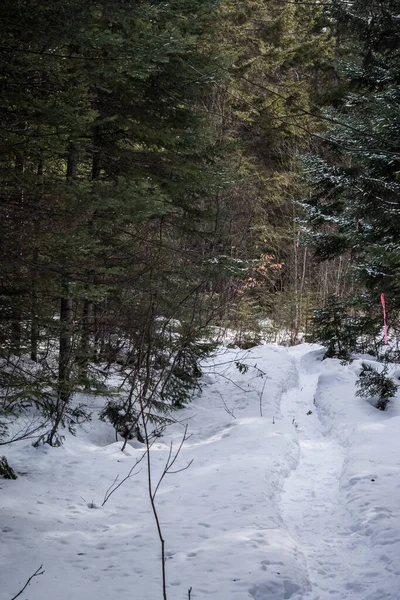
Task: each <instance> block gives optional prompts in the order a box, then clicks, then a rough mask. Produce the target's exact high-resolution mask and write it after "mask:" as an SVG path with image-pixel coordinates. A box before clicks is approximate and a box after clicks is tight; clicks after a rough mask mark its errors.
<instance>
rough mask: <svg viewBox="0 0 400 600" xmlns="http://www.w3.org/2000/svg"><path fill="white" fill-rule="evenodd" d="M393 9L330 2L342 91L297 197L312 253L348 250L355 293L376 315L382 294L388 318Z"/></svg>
mask: <svg viewBox="0 0 400 600" xmlns="http://www.w3.org/2000/svg"><path fill="white" fill-rule="evenodd" d="M397 13H398V3H397V2H393V1H391V0H385V1H384V2H379V3H377V2H374V1H369V2H368V1H367V2H361V1H360V2H354V3H352V4H351V6H350V5H348V3H345V2H334V3H333V10H332V15H333V18H334V19H335V20H336V22H337V26H338V29H339V30H340V31H341V32H342V33H341V35H342V38H344V37H345V36H346V40H347V41H346V54H345V56H344V59H343V62H342V67H341V70H342V78H343V79H344V82H345V85H344V87H346V88H347V93H346V94H345V95H344V97H343V98H342V100H341V101H340V104H339V106H337V107H336V108H335V109H333V108H332V109H331V110H330V112H329V113H328V114H327V119H328V120H329V122H330V124H331V127H330V130H329V131H328V133H326V134H325V135H324V136H323V137H324V141H323V143H321V144H320V148H319V153H318V154H317V155H313V156H309V157H308V158H307V159H306V161H305V162H306V169H305V174H306V177H307V178H308V180H309V181H310V182H311V183H312V185H313V192H312V195H311V198H310V199H309V200H308V201H307V202H305V203H304V207H305V211H306V215H307V218H308V223H309V224H310V225H311V226H312V228H311V230H310V237H309V242H310V244H311V245H312V246H313V248H314V249H315V252H316V256H317V257H318V258H319V259H322V260H329V259H332V258H334V257H336V256H339V255H342V254H347V255H348V256H349V257H350V261H351V277H352V287H353V290H354V292H356V293H364V294H365V295H364V300H363V302H364V304H365V303H367V304H369V305H370V306H371V307H375V309H374V310H372V314H374V318H375V319H379V322H382V317H381V307H380V296H381V294H382V293H384V294H385V296H386V304H387V306H388V308H389V310H390V313H391V317H392V323H393V324H394V320H395V311H396V310H397V309H398V308H399V306H400V304H399V286H400V279H399V274H400V270H399V269H400V262H399V257H400V254H399V249H400V245H399V244H400V228H399V222H400V221H399V218H398V217H399V211H400V203H399V191H400V187H399V177H398V173H399V167H400V164H399V139H400V136H399V134H400V116H399V110H398V107H399V100H400V91H399V73H400V65H399V57H398V53H396V52H395V51H394V50H395V48H398V46H399V42H400V28H399V22H398V16H397ZM370 316H371V311H370Z"/></svg>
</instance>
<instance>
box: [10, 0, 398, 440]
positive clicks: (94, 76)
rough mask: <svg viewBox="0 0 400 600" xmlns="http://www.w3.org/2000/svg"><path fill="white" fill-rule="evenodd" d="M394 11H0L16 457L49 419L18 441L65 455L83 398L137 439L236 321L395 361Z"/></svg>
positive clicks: (180, 0)
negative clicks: (82, 394) (102, 400)
mask: <svg viewBox="0 0 400 600" xmlns="http://www.w3.org/2000/svg"><path fill="white" fill-rule="evenodd" d="M398 15H399V2H398V0H384V1H377V0H365V1H361V0H354V2H348V1H345V0H331V1H328V2H321V3H320V2H301V1H298V2H297V1H296V0H293V1H289V0H243V1H242V2H236V1H233V0H201V1H197V0H190V1H188V0H171V1H169V2H159V1H156V0H153V1H150V0H113V1H112V2H111V1H110V0H87V1H85V2H82V1H81V0H63V2H60V0H53V1H52V2H50V3H49V2H47V1H44V0H29V1H25V2H19V1H17V2H15V1H11V0H3V2H2V3H1V7H0V73H1V74H0V81H1V91H0V122H1V125H0V131H1V142H0V210H1V219H0V256H1V258H0V260H1V265H2V268H1V274H0V342H1V355H0V361H1V371H0V387H1V390H2V399H1V421H0V427H1V430H0V434H3V438H2V439H3V442H1V443H9V441H10V436H9V435H8V436H7V430H8V428H9V425H10V423H11V422H12V419H13V418H14V417H15V416H16V415H18V414H20V413H21V411H26V410H28V409H29V410H30V411H32V409H33V410H34V411H36V413H37V415H40V418H39V416H38V417H37V418H36V417H35V418H32V421H30V422H29V423H28V424H27V426H26V429H24V430H23V431H19V432H18V433H13V436H12V437H11V440H12V439H20V437H21V436H26V437H34V438H35V439H37V438H38V441H44V442H48V443H49V444H51V445H57V444H60V443H61V442H62V436H61V434H60V431H62V427H63V426H68V427H70V428H71V429H73V428H74V427H75V426H76V425H77V424H79V422H81V421H82V420H84V419H86V418H88V416H89V415H88V412H87V409H86V407H85V406H84V405H81V404H77V403H76V402H75V401H74V400H73V398H74V394H75V392H77V391H82V390H85V391H86V392H87V393H94V394H98V393H102V394H106V395H108V396H109V401H108V403H107V406H106V408H105V411H104V415H103V416H104V418H106V419H109V420H110V421H111V423H112V424H113V425H114V426H115V428H116V430H118V431H119V432H124V435H125V437H126V438H127V437H128V436H129V435H133V434H135V435H137V436H138V437H140V436H141V432H140V428H139V427H138V415H139V413H141V414H143V411H145V412H146V418H147V417H148V418H149V419H151V420H152V421H153V422H157V420H161V417H160V415H161V414H162V413H165V412H168V411H169V410H170V409H171V408H174V407H179V406H182V404H183V403H184V402H185V401H186V400H187V399H188V398H189V397H190V394H191V393H192V391H193V389H195V388H196V386H197V380H198V377H199V375H200V374H201V371H200V367H199V361H200V360H201V358H202V357H204V356H206V355H207V354H208V353H209V352H210V351H211V350H212V347H213V346H214V345H215V344H217V343H218V340H219V339H220V338H221V336H223V334H224V332H225V331H226V330H229V331H230V332H233V337H234V343H235V344H237V345H239V346H240V347H244V348H246V347H250V346H251V345H254V344H257V343H259V342H260V341H261V340H262V339H266V340H269V341H279V342H284V343H291V344H295V343H298V342H299V341H301V340H303V339H304V338H305V337H307V339H310V340H313V341H319V342H321V343H323V344H326V345H327V347H328V350H327V352H328V354H329V356H340V357H341V358H343V359H347V358H348V357H349V356H350V354H351V352H357V351H360V352H361V351H362V352H368V353H373V354H374V355H375V356H378V357H379V358H381V359H382V360H389V359H390V360H397V355H398V350H397V341H396V340H397V330H398V325H399V324H398V318H397V311H398V308H399V306H400V305H399V302H400V301H399V297H400V296H399V285H400V284H399V282H400V275H399V270H400V245H399V244H400V220H399V218H398V217H399V212H400V204H399V185H400V181H399V173H400V166H399V139H400V135H399V134H400V131H399V129H400V113H399V99H400V98H399V78H400V69H399V54H398V51H399V33H400V32H399V16H398ZM383 308H384V309H385V312H387V319H388V326H389V334H390V335H389V338H390V341H391V343H390V344H389V345H387V344H386V343H385V342H386V341H387V340H386V339H385V336H383V334H382V330H383ZM367 375H368V374H367ZM110 376H113V377H116V378H117V379H118V382H119V384H118V385H119V386H121V385H122V383H123V386H124V390H125V393H124V395H122V396H121V395H118V398H117V397H116V393H115V392H116V390H115V389H114V388H113V387H112V386H110V385H109V381H110ZM121 382H122V383H121ZM119 389H121V387H120V388H119ZM30 414H31V413H30ZM38 419H39V420H38ZM0 439H1V438H0Z"/></svg>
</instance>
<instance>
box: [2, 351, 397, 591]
mask: <svg viewBox="0 0 400 600" xmlns="http://www.w3.org/2000/svg"><path fill="white" fill-rule="evenodd" d="M321 358H322V354H321V351H320V350H318V349H317V350H316V349H315V348H310V347H307V346H306V345H304V346H302V347H297V348H293V349H285V348H279V347H272V346H261V347H257V348H254V349H252V350H251V351H247V352H238V351H236V350H225V351H222V352H221V354H220V355H219V356H217V357H215V358H214V359H213V360H210V361H208V362H207V364H206V365H205V375H204V377H203V381H204V389H203V393H202V394H201V395H199V396H198V397H197V398H196V399H195V400H194V401H193V402H192V403H191V404H190V405H189V406H188V407H187V408H186V409H184V410H183V411H181V412H180V413H179V415H178V416H179V419H180V421H181V423H177V424H176V425H174V426H172V427H171V428H170V429H168V431H167V433H166V435H165V436H164V437H163V438H160V440H159V441H158V442H157V444H155V445H154V446H153V449H152V465H153V473H154V477H155V478H157V474H159V473H161V471H162V469H163V466H164V464H165V460H166V457H167V455H168V451H169V444H170V442H171V441H172V442H173V443H174V444H175V446H176V445H177V444H179V442H180V440H181V439H182V432H183V429H184V424H186V423H187V424H188V426H189V431H190V433H191V437H190V439H188V440H187V442H186V443H185V445H184V447H183V449H182V453H181V455H180V457H179V461H178V463H177V464H176V468H177V469H178V468H180V467H183V466H185V465H186V464H187V463H188V462H189V461H190V460H192V459H193V464H192V465H191V467H190V469H188V470H187V471H183V472H180V473H177V474H174V475H170V476H168V477H166V479H165V480H164V482H163V484H162V486H161V488H160V490H159V493H158V495H157V506H158V509H159V516H160V520H161V523H162V527H163V533H164V537H165V539H166V549H167V564H166V566H167V578H168V599H169V600H185V599H186V600H187V597H188V592H187V591H188V589H189V587H192V590H193V591H192V595H191V598H192V600H200V599H205V598H209V599H210V600H211V599H212V600H287V599H292V600H325V599H327V598H329V599H330V598H333V599H336V600H339V599H340V600H346V599H353V600H361V599H362V600H389V599H390V600H399V599H400V513H399V505H400V502H399V499H400V482H399V474H400V464H399V440H400V436H399V433H398V432H399V430H400V416H398V410H397V404H396V402H394V403H392V405H391V406H390V409H389V411H388V412H387V413H380V412H379V411H377V410H376V409H375V408H373V407H372V406H371V405H369V404H368V403H366V402H365V400H362V399H359V398H356V397H355V396H354V383H355V379H356V373H357V370H358V369H359V368H360V361H356V362H355V363H353V365H351V366H347V367H343V366H341V365H340V364H339V362H338V361H334V360H330V361H324V362H323V363H321ZM238 361H239V362H240V363H241V364H246V365H248V369H247V370H246V369H243V368H240V369H238V368H237V365H236V364H235V363H237V362H238ZM314 400H315V403H316V405H314ZM102 402H103V401H102V399H95V400H94V401H93V410H94V415H95V414H96V411H97V410H98V409H99V408H100V406H101V404H102ZM260 408H261V410H260ZM310 410H311V411H312V414H307V413H308V412H309V411H310ZM261 412H262V416H261V415H260V413H261ZM6 451H7V457H8V459H9V461H10V463H11V464H12V466H13V467H14V468H15V469H16V470H17V471H18V472H19V474H20V476H19V478H18V480H17V481H1V482H0V600H10V598H11V597H12V596H13V595H14V594H15V593H16V592H17V591H19V590H20V589H21V587H22V586H23V584H24V583H25V581H26V579H27V577H28V576H29V575H30V574H32V573H33V572H34V571H35V570H36V569H37V567H38V566H39V565H40V564H43V566H44V569H45V574H44V575H42V576H40V577H38V578H36V579H34V580H33V581H32V583H31V585H30V586H29V588H27V590H26V591H25V592H24V595H23V598H24V599H27V600H46V599H47V598H57V600H88V599H92V598H95V599H96V600H109V599H110V598H119V599H120V600H125V599H128V598H129V599H132V598H138V599H139V598H140V600H158V599H160V600H161V598H162V593H161V578H160V547H159V542H158V539H157V534H156V529H155V525H154V521H153V517H152V514H151V509H150V505H149V501H148V496H147V489H146V469H145V465H144V464H143V463H142V464H143V468H142V470H141V471H140V472H139V473H138V474H137V475H136V476H135V477H134V478H132V479H130V480H129V481H127V482H126V483H125V484H124V486H123V487H121V488H120V490H118V491H117V492H116V493H115V494H114V495H113V496H112V497H111V498H110V500H109V502H108V503H107V504H106V505H105V506H104V507H102V508H101V503H102V500H103V497H104V493H105V491H106V490H107V488H108V487H109V486H110V485H111V483H112V482H113V480H114V479H115V476H116V475H117V474H118V475H119V476H120V478H121V477H123V476H124V475H126V473H127V472H128V471H129V469H130V468H131V466H132V465H133V464H134V462H135V460H136V459H137V458H138V457H140V456H141V455H142V453H143V446H142V445H141V444H139V443H137V442H133V443H132V444H131V445H129V446H128V447H127V448H126V451H125V452H124V453H121V443H120V442H118V443H115V442H114V441H113V431H112V430H111V428H110V427H109V426H108V425H107V424H105V423H102V422H100V421H99V420H98V419H96V418H93V421H92V422H91V423H89V424H87V425H86V426H85V428H84V429H82V430H80V431H79V433H78V435H77V437H76V438H73V437H70V436H68V437H67V439H66V443H65V444H64V446H63V447H61V448H49V447H42V448H39V449H34V448H32V446H31V445H30V443H29V442H21V443H18V444H15V445H13V446H11V447H9V448H7V449H6ZM93 506H94V507H95V508H93ZM21 598H22V597H21Z"/></svg>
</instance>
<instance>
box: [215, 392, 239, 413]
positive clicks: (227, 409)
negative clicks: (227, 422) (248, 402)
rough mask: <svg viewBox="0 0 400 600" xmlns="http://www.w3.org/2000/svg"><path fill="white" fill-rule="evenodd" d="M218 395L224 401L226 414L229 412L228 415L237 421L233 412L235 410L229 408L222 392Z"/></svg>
mask: <svg viewBox="0 0 400 600" xmlns="http://www.w3.org/2000/svg"><path fill="white" fill-rule="evenodd" d="M218 394H219V395H220V396H221V400H222V404H223V405H224V409H225V412H227V413H228V415H230V416H231V417H232V418H233V419H236V416H235V413H234V412H233V408H229V406H228V405H227V403H226V402H225V399H224V397H223V395H222V394H221V392H218Z"/></svg>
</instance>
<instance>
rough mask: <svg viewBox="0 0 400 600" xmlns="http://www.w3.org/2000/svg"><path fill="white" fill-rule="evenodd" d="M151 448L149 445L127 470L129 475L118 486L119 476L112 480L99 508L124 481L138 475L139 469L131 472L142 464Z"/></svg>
mask: <svg viewBox="0 0 400 600" xmlns="http://www.w3.org/2000/svg"><path fill="white" fill-rule="evenodd" d="M153 443H154V442H153ZM151 446H152V444H149V448H148V449H147V450H146V451H145V452H143V454H142V456H141V457H140V458H138V460H137V461H136V462H135V464H134V465H133V467H132V468H131V469H130V470H129V473H128V474H127V475H126V476H125V477H124V478H123V479H121V481H120V482H119V483H118V484H117V481H118V478H119V475H117V476H116V478H115V479H114V481H113V482H112V484H111V485H110V487H109V488H108V490H107V491H106V493H105V494H104V499H103V503H102V505H101V506H104V505H105V503H106V502H107V501H108V500H109V499H110V497H111V496H112V495H113V493H114V492H116V491H117V490H118V489H119V488H120V487H121V485H123V484H124V483H125V481H127V480H128V479H130V478H131V477H134V476H135V475H138V474H139V473H140V471H141V469H139V471H137V472H136V473H134V472H133V471H134V469H135V468H136V467H137V466H138V464H139V463H141V462H142V460H143V459H144V457H145V456H146V454H147V452H148V451H149V449H150V448H151ZM116 484H117V485H116Z"/></svg>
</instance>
